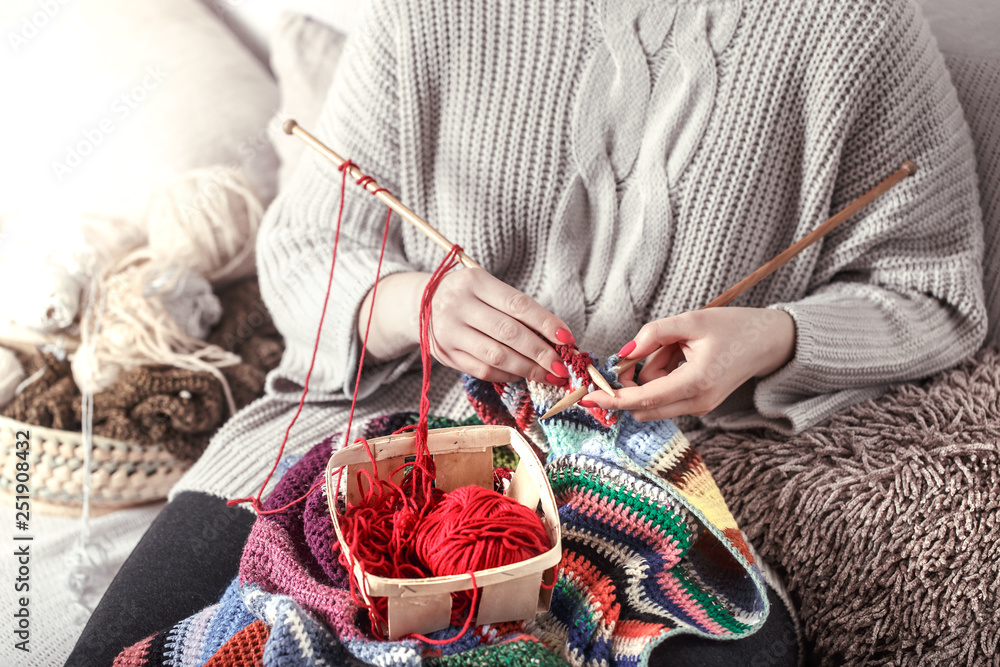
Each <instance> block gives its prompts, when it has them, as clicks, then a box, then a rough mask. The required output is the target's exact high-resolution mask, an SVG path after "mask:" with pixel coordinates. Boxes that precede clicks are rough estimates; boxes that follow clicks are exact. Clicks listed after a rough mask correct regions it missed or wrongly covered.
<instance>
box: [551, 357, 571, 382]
mask: <svg viewBox="0 0 1000 667" xmlns="http://www.w3.org/2000/svg"><path fill="white" fill-rule="evenodd" d="M552 372H553V373H555V374H556V375H558V376H559V377H561V378H567V379H569V370H568V369H567V368H566V364H564V363H563V362H561V361H553V362H552Z"/></svg>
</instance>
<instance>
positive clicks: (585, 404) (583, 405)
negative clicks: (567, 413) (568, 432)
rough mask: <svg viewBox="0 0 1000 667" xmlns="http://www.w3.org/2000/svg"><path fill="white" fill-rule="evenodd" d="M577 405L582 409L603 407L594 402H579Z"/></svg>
mask: <svg viewBox="0 0 1000 667" xmlns="http://www.w3.org/2000/svg"><path fill="white" fill-rule="evenodd" d="M577 405H579V406H580V407H581V408H599V407H601V406H599V405H598V404H597V403H594V402H593V401H579V402H578V403H577Z"/></svg>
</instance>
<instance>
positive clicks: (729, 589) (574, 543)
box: [115, 351, 768, 667]
mask: <svg viewBox="0 0 1000 667" xmlns="http://www.w3.org/2000/svg"><path fill="white" fill-rule="evenodd" d="M564 352H565V351H564ZM564 356H565V357H567V358H569V357H570V356H571V355H569V354H568V353H566V354H564ZM573 361H574V362H575V364H576V365H579V364H580V363H583V364H584V365H585V363H586V361H587V359H582V361H581V359H580V358H576V359H573ZM614 361H616V359H611V360H609V363H608V365H607V367H608V368H610V365H611V363H613V362H614ZM581 370H582V366H581V368H580V369H577V368H574V371H575V372H574V373H573V375H574V376H575V377H576V378H577V379H574V380H572V381H571V384H570V386H568V387H565V388H562V389H559V388H553V387H549V386H547V385H535V384H527V385H526V384H524V383H516V384H506V385H494V384H491V383H486V382H482V381H479V380H473V379H467V380H466V389H467V392H468V395H469V398H470V400H471V401H472V403H473V405H474V406H475V408H476V411H477V413H478V415H479V417H480V418H481V419H482V421H483V422H486V423H502V424H507V425H510V426H514V427H516V428H518V429H520V430H521V431H522V432H523V433H524V434H525V435H527V436H528V437H529V438H530V439H531V440H532V441H533V442H534V443H535V444H536V445H537V446H538V448H539V449H540V450H542V451H543V452H546V453H547V463H546V470H547V473H548V477H549V480H550V482H551V485H552V488H553V491H554V492H555V495H556V499H557V504H558V506H559V518H560V520H561V522H562V531H563V558H562V561H561V563H560V564H559V566H558V574H557V579H556V584H555V589H554V591H553V596H552V604H551V608H550V610H549V611H548V613H545V614H539V615H538V616H537V617H536V618H535V619H534V620H533V621H531V622H527V623H505V624H494V625H490V626H481V627H477V628H474V629H470V630H469V631H467V632H466V633H465V635H464V636H462V637H461V638H459V639H458V640H457V641H455V642H453V643H451V644H446V645H443V646H431V645H428V644H424V643H421V642H419V641H416V640H401V641H393V642H388V641H377V640H375V639H373V638H372V637H371V635H370V633H369V632H368V629H367V628H366V623H367V616H366V614H365V613H363V610H360V609H359V608H358V606H357V605H355V604H354V602H352V599H351V594H350V592H349V589H348V578H347V577H348V574H347V571H346V570H345V568H344V567H342V566H341V565H340V563H339V562H338V559H337V554H336V553H335V552H334V551H333V549H332V548H331V545H332V544H333V543H334V542H335V541H336V537H335V535H334V531H333V524H332V521H331V519H330V515H329V510H328V507H327V500H326V497H325V496H324V495H323V494H322V493H320V492H319V490H317V492H314V493H313V494H312V495H310V496H309V498H308V499H307V500H306V501H304V502H302V503H299V504H297V505H295V506H293V507H292V508H290V509H289V510H287V511H285V512H282V513H279V514H274V515H264V516H260V517H258V519H257V521H256V523H255V524H254V527H253V530H252V531H251V534H250V537H249V538H248V541H247V544H246V547H245V549H244V553H243V558H242V562H241V565H240V572H239V576H238V577H237V578H236V579H235V580H234V581H233V582H232V584H231V586H230V587H229V589H228V590H227V591H226V593H225V595H224V596H223V598H222V600H221V601H220V602H219V603H218V604H216V605H213V606H211V607H208V608H206V609H205V610H203V611H201V612H200V613H198V614H196V615H194V616H192V617H190V618H188V619H186V620H184V621H182V622H180V623H178V624H177V625H175V626H174V627H172V628H169V629H167V630H165V631H163V632H160V633H158V634H156V635H153V636H151V637H148V638H147V639H145V640H143V641H142V642H139V643H137V644H135V645H134V646H132V647H129V648H127V649H126V650H124V651H123V652H122V653H121V654H120V655H119V657H118V659H117V660H116V662H115V665H122V666H125V665H129V666H137V667H138V666H146V665H160V664H162V665H213V666H214V665H245V664H246V665H249V664H264V665H296V666H297V665H321V664H329V665H361V664H373V665H418V664H426V665H442V666H445V665H447V666H451V665H455V666H458V665H522V664H524V665H527V664H532V665H565V664H571V665H604V664H608V665H621V666H626V665H629V666H630V665H645V664H646V663H647V661H648V658H649V655H650V652H651V651H652V648H653V647H654V646H655V645H656V644H658V643H660V642H661V641H663V640H664V639H666V638H667V637H668V636H670V635H671V634H675V633H697V634H700V635H705V636H712V637H719V638H730V639H732V638H737V637H741V636H744V635H747V634H750V633H752V632H753V631H754V630H756V629H757V628H758V627H759V626H760V624H761V623H762V622H763V621H764V618H765V617H766V615H767V611H768V605H767V597H766V593H765V588H764V580H763V575H762V573H761V571H760V569H759V568H758V566H757V564H756V561H755V557H754V554H753V552H752V550H751V549H750V547H749V546H748V545H747V543H746V542H745V541H744V538H743V535H742V534H741V533H740V531H739V529H738V528H737V526H736V523H735V521H734V520H733V517H732V515H731V514H730V513H729V510H728V509H727V507H726V504H725V502H724V500H723V499H722V496H721V495H720V493H719V490H718V488H717V487H716V485H715V482H714V481H713V479H712V476H711V474H710V473H709V472H708V470H707V469H706V468H705V465H704V464H703V462H702V460H701V457H699V456H698V454H697V452H696V451H695V450H694V449H693V448H692V447H691V446H690V444H689V443H688V441H687V439H686V438H685V437H684V436H683V435H682V434H681V433H680V432H679V431H678V430H677V428H676V427H675V426H674V424H673V422H671V421H660V422H655V423H642V424H640V423H637V422H635V421H634V420H632V419H631V417H630V416H629V415H628V414H627V413H622V414H615V413H608V412H603V411H600V410H596V409H584V408H580V407H575V408H571V409H569V410H568V411H566V412H563V413H562V414H561V415H558V416H557V417H554V418H552V419H549V420H546V421H545V423H540V422H539V420H538V418H537V415H540V414H543V413H544V412H545V411H546V410H547V409H548V408H549V407H551V405H552V404H553V403H554V402H555V401H556V400H557V399H558V398H560V397H562V396H563V395H564V394H565V392H566V391H571V390H572V389H573V388H574V387H576V386H580V384H581V380H580V378H586V377H587V376H586V373H581ZM587 382H588V383H589V380H587ZM415 421H416V415H414V414H410V413H406V414H397V415H389V416H386V417H382V418H380V419H376V420H373V421H372V422H371V423H369V424H368V426H367V428H366V433H365V436H366V437H369V438H370V437H376V436H379V435H385V434H388V433H391V432H393V431H395V430H396V429H398V428H400V427H401V426H404V425H406V424H408V423H415ZM454 425H457V424H455V423H454V422H450V421H448V420H441V419H438V420H432V421H431V424H430V426H431V427H432V428H434V427H444V426H454ZM333 443H337V444H338V445H339V443H340V440H339V439H336V438H328V439H327V440H325V441H324V442H321V443H320V444H318V445H316V446H315V447H314V448H313V449H312V450H311V451H309V452H308V453H307V454H306V455H305V456H304V457H302V458H301V459H300V460H298V461H292V460H286V461H284V462H283V468H284V474H283V476H282V478H281V481H280V483H279V484H278V486H277V487H276V489H275V491H274V492H273V493H272V494H271V495H270V496H269V498H268V500H267V502H266V507H268V508H278V507H282V506H283V505H285V504H287V503H289V502H290V501H292V500H293V499H295V498H298V497H299V496H301V495H302V494H303V493H305V492H306V491H307V490H308V489H309V488H310V487H311V486H312V485H313V484H315V483H316V482H317V481H319V480H321V479H322V478H323V475H324V470H325V467H326V463H327V461H328V459H329V457H330V455H331V446H332V444H333ZM459 629H460V628H454V627H453V628H451V629H448V630H443V631H441V632H439V633H434V634H433V635H431V636H432V637H433V638H447V637H451V636H453V635H454V634H455V633H456V632H457V631H458V630H459Z"/></svg>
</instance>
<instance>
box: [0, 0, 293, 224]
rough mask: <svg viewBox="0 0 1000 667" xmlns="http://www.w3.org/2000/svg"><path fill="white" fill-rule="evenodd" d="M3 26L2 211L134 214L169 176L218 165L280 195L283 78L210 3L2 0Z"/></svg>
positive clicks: (265, 194)
mask: <svg viewBox="0 0 1000 667" xmlns="http://www.w3.org/2000/svg"><path fill="white" fill-rule="evenodd" d="M0 33H2V34H3V35H5V40H4V41H5V42H6V43H5V44H4V48H3V49H2V50H0V51H2V52H3V55H2V56H0V58H3V59H4V60H6V61H9V62H0V71H5V72H6V77H7V78H8V79H10V81H9V82H8V83H6V84H5V85H4V88H3V89H4V90H5V97H6V100H7V102H6V103H5V104H3V105H0V145H2V146H3V151H4V154H5V155H4V159H3V161H0V211H4V210H9V209H11V208H13V207H16V206H18V205H21V206H28V207H30V206H34V205H37V204H39V203H43V202H51V201H58V202H60V203H62V204H63V205H65V206H66V207H67V208H70V209H74V210H84V211H87V212H90V213H98V214H101V215H110V216H121V217H126V218H128V219H133V220H134V219H136V217H137V216H141V215H142V212H143V210H144V206H145V203H146V201H147V200H148V198H149V195H150V194H151V193H152V192H154V191H155V190H156V189H157V188H158V187H159V186H161V185H162V184H164V183H166V182H168V181H170V180H171V179H172V178H174V177H175V176H177V175H179V174H181V173H184V172H186V171H188V170H191V169H196V168H199V167H207V166H212V165H216V164H229V165H233V166H236V167H242V168H243V169H244V170H245V171H246V172H247V174H248V176H249V178H250V180H251V182H252V183H253V185H254V187H255V188H256V189H257V191H258V194H259V196H260V197H261V198H262V200H263V201H264V202H265V203H266V202H268V201H269V200H270V199H271V198H272V197H273V196H274V192H275V179H276V168H277V164H276V157H275V155H274V151H273V148H272V147H271V145H270V142H269V141H268V135H267V131H266V125H267V123H268V121H269V120H270V119H271V117H272V116H273V114H274V111H275V109H276V108H277V101H278V91H277V86H276V84H275V82H274V81H273V79H272V78H271V77H270V75H269V74H268V72H267V70H266V68H265V67H264V66H262V65H261V64H260V63H259V62H258V61H257V60H256V59H255V58H254V57H253V56H252V55H251V54H250V53H249V51H247V50H246V48H245V47H243V45H242V44H240V43H239V41H238V40H237V39H236V38H235V36H234V35H233V34H232V33H231V32H230V31H229V30H228V29H227V28H226V27H225V26H224V25H223V24H222V23H221V22H220V21H219V20H218V18H217V17H216V16H214V15H213V13H212V12H211V11H210V10H209V9H208V8H206V7H205V6H204V5H203V4H201V2H199V1H198V0H143V1H142V2H134V1H129V0H87V2H68V1H67V0H4V9H3V13H2V15H0ZM7 95H9V96H7Z"/></svg>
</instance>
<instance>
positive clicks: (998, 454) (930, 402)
mask: <svg viewBox="0 0 1000 667" xmlns="http://www.w3.org/2000/svg"><path fill="white" fill-rule="evenodd" d="M698 449H699V451H700V452H701V454H702V456H703V457H704V458H705V461H706V462H707V464H708V466H709V469H710V470H712V472H713V474H714V475H715V479H716V481H717V482H718V484H719V486H720V488H721V489H722V491H723V494H724V495H725V497H726V499H727V501H728V502H729V503H730V505H731V508H732V510H733V513H734V515H735V516H736V518H737V521H738V522H739V524H740V526H741V527H742V528H743V529H744V531H745V532H746V533H747V535H748V536H749V538H750V540H751V541H752V542H753V543H754V544H755V545H756V546H757V547H758V548H759V549H760V551H761V554H762V555H763V556H764V557H765V558H766V559H767V560H768V561H770V562H771V563H773V564H775V565H776V566H777V569H778V570H779V572H781V574H782V575H783V576H784V577H785V581H786V583H787V585H788V588H789V591H790V592H791V594H792V596H793V599H794V601H795V602H796V604H797V606H798V607H799V608H800V611H801V616H802V620H803V623H804V626H805V633H806V640H807V643H808V645H809V649H810V651H811V652H812V654H813V656H814V658H815V659H816V662H817V663H820V664H828V665H840V664H859V663H861V662H864V664H928V665H981V664H990V665H996V664H1000V659H998V654H1000V645H998V642H1000V351H998V350H997V348H995V347H994V348H990V349H986V350H983V351H982V352H980V353H979V355H978V356H977V357H976V358H975V359H974V360H970V361H968V362H966V363H965V364H963V365H962V366H960V367H959V368H957V369H955V370H952V371H949V372H946V373H943V374H941V375H939V376H937V377H935V378H933V379H932V380H929V381H927V382H926V383H924V384H921V385H917V384H906V385H901V386H898V387H895V388H894V389H892V390H891V391H889V392H888V393H886V394H885V395H884V396H882V397H881V398H879V399H876V400H869V401H866V402H864V403H861V404H859V405H856V406H854V407H852V408H850V409H848V410H845V411H843V412H841V413H839V414H837V415H835V416H833V417H831V418H829V419H827V420H826V421H824V422H822V423H820V424H818V425H817V426H815V427H813V428H811V429H809V430H807V431H806V432H804V433H801V434H799V435H797V436H794V437H790V438H784V437H776V436H773V435H769V434H765V433H761V432H756V433H753V432H747V433H723V434H716V435H714V436H712V437H710V438H708V439H706V440H703V441H702V442H701V443H700V444H699V446H698Z"/></svg>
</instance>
